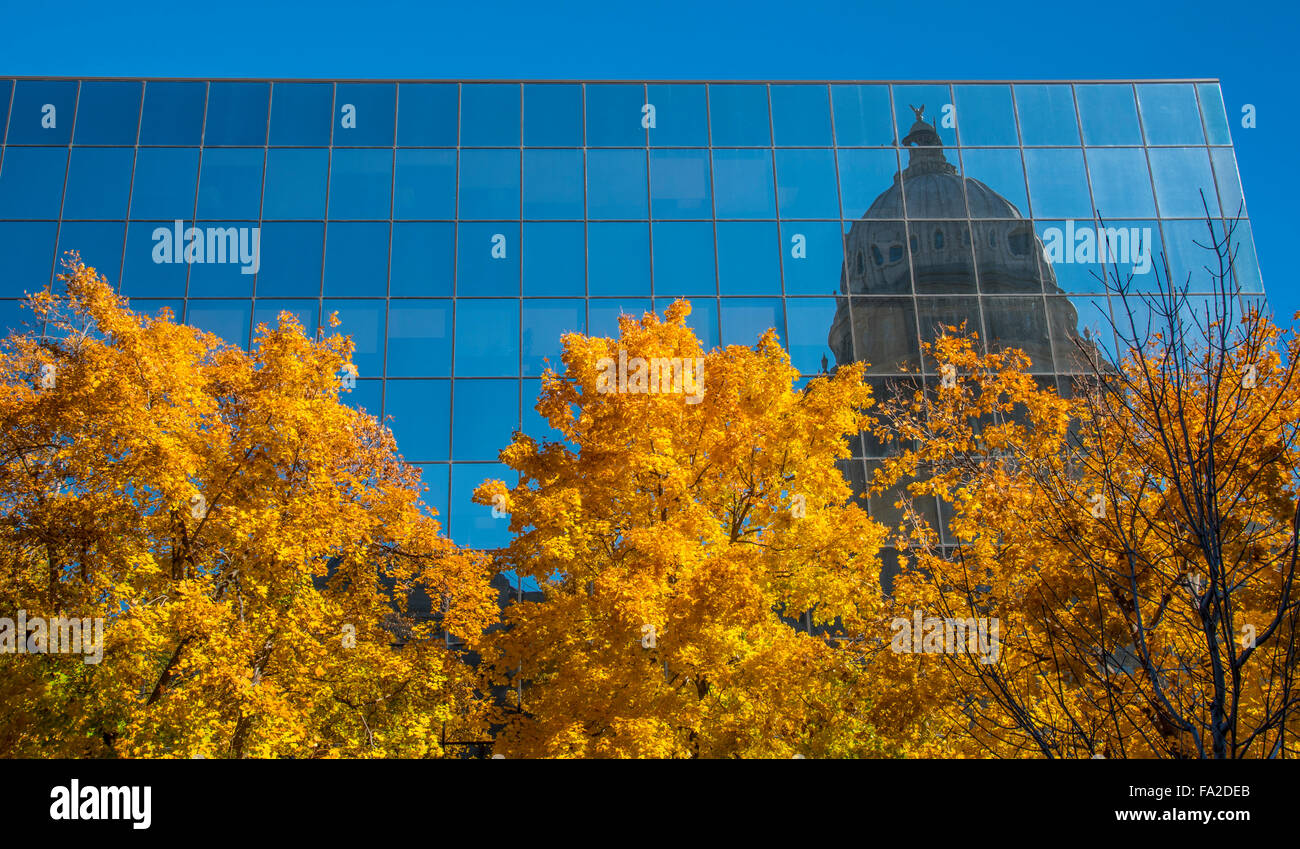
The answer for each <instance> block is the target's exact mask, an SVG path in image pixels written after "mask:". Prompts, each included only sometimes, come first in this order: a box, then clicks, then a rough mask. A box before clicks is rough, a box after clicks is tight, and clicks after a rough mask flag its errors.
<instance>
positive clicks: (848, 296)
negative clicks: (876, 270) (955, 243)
mask: <svg viewBox="0 0 1300 849" xmlns="http://www.w3.org/2000/svg"><path fill="white" fill-rule="evenodd" d="M826 97H827V100H828V103H829V107H828V108H829V110H830V116H831V151H832V154H833V156H834V159H835V199H836V203H837V204H838V206H839V212H840V220H839V225H840V276H841V277H842V279H843V281H844V304H845V309H846V310H847V311H848V321H849V361H850V362H852V361H853V360H854V359H855V358H856V357H857V351H858V340H857V329H856V328H855V327H854V325H853V286H852V284H851V281H850V275H849V236H848V233H847V232H845V227H844V225H845V217H844V191H843V185H844V184H843V178H842V177H841V176H840V144H839V135H838V133H837V131H836V123H835V97H834V94H833V93H832V91H831V87H830V85H829V84H827V85H826ZM889 122H890V124H891V125H892V124H893V122H894V119H893V118H892V117H891V118H890V119H889ZM894 135H895V136H897V135H898V134H897V132H895V134H894ZM894 165H895V167H897V165H898V151H897V149H895V150H894ZM784 247H785V246H784V245H782V249H784ZM783 256H784V255H783ZM834 323H835V321H834V319H831V324H832V326H833V325H834ZM829 341H830V340H829V339H827V342H828V343H829ZM831 353H832V354H834V353H835V352H834V351H831ZM839 365H840V364H839V363H836V364H835V368H836V370H838V369H839ZM864 453H865V449H864ZM864 471H865V469H864Z"/></svg>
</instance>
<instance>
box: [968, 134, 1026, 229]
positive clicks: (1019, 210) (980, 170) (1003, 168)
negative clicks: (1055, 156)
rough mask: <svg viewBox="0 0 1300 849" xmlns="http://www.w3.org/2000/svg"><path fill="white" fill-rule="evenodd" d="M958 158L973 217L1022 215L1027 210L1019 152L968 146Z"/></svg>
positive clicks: (1013, 216) (1014, 216) (1022, 166)
mask: <svg viewBox="0 0 1300 849" xmlns="http://www.w3.org/2000/svg"><path fill="white" fill-rule="evenodd" d="M961 161H962V166H963V168H964V169H965V175H966V195H967V200H968V201H969V203H970V206H971V211H970V212H971V217H972V218H1004V217H1008V216H1009V217H1012V218H1021V217H1023V216H1024V215H1025V213H1027V212H1028V211H1029V195H1028V193H1027V192H1026V190H1025V168H1024V163H1023V162H1022V161H1021V159H1020V151H1018V150H1006V149H997V148H993V149H988V148H969V147H968V148H963V149H962V151H961ZM972 181H974V182H973V183H972ZM976 184H978V185H976ZM986 190H988V191H986ZM1008 202H1009V203H1010V204H1011V207H1012V209H1011V210H1010V211H1007V206H1006V204H1007V203H1008Z"/></svg>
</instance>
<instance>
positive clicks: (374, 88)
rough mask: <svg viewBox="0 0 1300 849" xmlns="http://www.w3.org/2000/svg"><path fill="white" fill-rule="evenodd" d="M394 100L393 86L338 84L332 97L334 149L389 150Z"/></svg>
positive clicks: (393, 117) (391, 142)
mask: <svg viewBox="0 0 1300 849" xmlns="http://www.w3.org/2000/svg"><path fill="white" fill-rule="evenodd" d="M396 98H397V87H396V86H394V85H392V84H389V83H340V84H339V86H338V91H336V92H335V94H334V146H335V147H391V146H392V144H393V125H394V124H395V123H396V121H395V116H394V113H393V110H394V108H395V106H396ZM348 107H352V108H351V109H349V108H348Z"/></svg>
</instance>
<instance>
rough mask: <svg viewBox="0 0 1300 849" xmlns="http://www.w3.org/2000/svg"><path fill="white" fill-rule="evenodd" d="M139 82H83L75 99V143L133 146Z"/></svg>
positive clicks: (138, 113)
mask: <svg viewBox="0 0 1300 849" xmlns="http://www.w3.org/2000/svg"><path fill="white" fill-rule="evenodd" d="M142 90H143V85H142V84H141V83H135V82H110V81H107V80H87V81H86V82H84V83H82V84H81V95H80V96H79V97H78V98H77V134H76V144H135V134H136V130H137V129H138V127H139V122H140V94H141V91H142Z"/></svg>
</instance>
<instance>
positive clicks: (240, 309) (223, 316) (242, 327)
mask: <svg viewBox="0 0 1300 849" xmlns="http://www.w3.org/2000/svg"><path fill="white" fill-rule="evenodd" d="M252 310H253V305H252V302H251V301H232V300H213V301H206V300H202V299H197V298H191V299H190V300H189V302H188V303H187V304H186V309H185V323H186V324H188V325H190V326H191V327H197V328H198V329H199V330H206V331H207V332H209V333H215V334H216V335H217V336H220V337H221V338H222V339H224V340H225V341H227V342H229V343H230V344H232V345H234V346H235V347H237V348H244V349H247V348H248V331H249V321H250V318H251V315H252Z"/></svg>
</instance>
